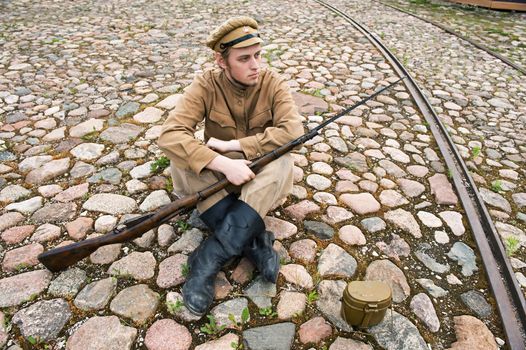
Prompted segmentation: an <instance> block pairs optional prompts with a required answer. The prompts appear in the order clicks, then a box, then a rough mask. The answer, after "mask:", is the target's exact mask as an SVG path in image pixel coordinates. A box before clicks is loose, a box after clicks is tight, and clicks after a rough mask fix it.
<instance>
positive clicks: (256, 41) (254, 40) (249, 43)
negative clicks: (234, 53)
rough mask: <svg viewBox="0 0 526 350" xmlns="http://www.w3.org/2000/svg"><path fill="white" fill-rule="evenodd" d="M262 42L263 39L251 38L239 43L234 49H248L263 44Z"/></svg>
mask: <svg viewBox="0 0 526 350" xmlns="http://www.w3.org/2000/svg"><path fill="white" fill-rule="evenodd" d="M262 42H263V39H261V38H258V37H255V38H250V39H247V40H245V41H242V42H240V43H237V44H235V45H234V46H232V48H234V49H239V48H241V47H247V46H252V45H256V44H261V43H262Z"/></svg>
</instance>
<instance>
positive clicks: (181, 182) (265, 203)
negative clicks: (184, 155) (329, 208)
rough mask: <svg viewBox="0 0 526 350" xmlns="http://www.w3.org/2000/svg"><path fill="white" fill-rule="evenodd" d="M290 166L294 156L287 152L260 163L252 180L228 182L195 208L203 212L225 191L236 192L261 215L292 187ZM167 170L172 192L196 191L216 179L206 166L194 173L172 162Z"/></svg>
mask: <svg viewBox="0 0 526 350" xmlns="http://www.w3.org/2000/svg"><path fill="white" fill-rule="evenodd" d="M225 155H226V156H230V155H227V154H225ZM230 157H231V158H239V157H236V156H230ZM293 166H294V160H293V159H292V156H291V155H290V154H288V153H287V154H285V155H283V156H281V157H280V158H278V159H276V160H274V161H272V162H270V163H269V164H267V165H266V166H265V167H263V169H261V171H260V172H259V173H257V174H256V177H255V178H254V179H253V180H252V181H249V182H247V183H245V184H243V185H241V186H231V187H230V188H228V191H227V190H221V191H219V192H217V193H215V194H214V195H212V196H210V197H208V198H207V199H205V200H203V201H200V202H198V203H197V210H199V212H200V213H204V212H205V211H206V210H207V209H208V208H210V207H211V206H213V205H214V204H215V203H217V202H218V201H219V200H221V199H223V198H224V197H226V196H227V195H228V193H229V192H236V193H239V194H240V195H239V199H241V200H242V201H244V202H245V203H247V204H248V205H250V206H251V207H252V208H254V210H256V211H257V212H258V214H259V215H260V216H261V217H262V218H264V217H265V216H266V215H267V213H268V212H269V211H270V210H271V209H272V208H274V207H275V206H277V205H278V204H279V201H281V200H283V199H284V198H285V197H286V196H287V195H288V194H289V193H290V192H291V191H292V181H293ZM171 172H172V180H173V187H174V192H175V194H176V195H177V196H179V197H184V196H186V195H190V194H193V193H196V192H197V191H200V190H202V189H204V188H206V187H208V186H210V185H212V184H214V183H216V182H217V181H218V180H219V178H218V176H217V175H216V174H215V173H214V172H212V171H210V170H206V169H205V170H203V171H202V172H201V174H200V175H199V176H197V175H196V174H195V173H194V172H192V171H191V170H184V169H179V168H176V167H175V166H173V163H172V165H171Z"/></svg>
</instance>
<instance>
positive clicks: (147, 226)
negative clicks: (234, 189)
mask: <svg viewBox="0 0 526 350" xmlns="http://www.w3.org/2000/svg"><path fill="white" fill-rule="evenodd" d="M402 79H404V78H400V79H398V80H397V81H395V82H394V83H391V84H389V85H387V86H385V87H383V88H382V89H380V90H378V91H377V92H375V93H373V94H372V95H370V96H368V97H366V98H365V99H363V100H361V101H360V102H358V103H356V104H354V105H353V106H351V107H349V108H347V109H345V110H343V111H342V112H340V113H338V114H337V115H335V116H333V117H331V118H330V119H328V120H326V121H324V122H323V123H321V124H320V125H318V126H317V127H315V128H313V129H312V130H310V131H309V132H307V133H305V134H304V135H302V136H300V137H298V138H297V139H295V140H292V141H290V142H289V143H287V144H285V145H283V146H280V147H278V148H276V149H275V150H273V151H271V152H269V153H267V154H265V155H263V156H262V157H260V158H258V159H256V160H255V161H253V162H252V163H251V164H250V165H249V167H250V169H251V170H252V171H253V172H254V173H257V172H258V171H259V170H261V168H263V167H264V166H265V165H267V164H268V163H270V162H272V161H273V160H275V159H277V158H279V157H281V156H282V155H284V154H286V153H287V152H289V151H291V150H292V149H294V148H296V147H297V146H299V145H302V144H303V143H305V142H306V141H308V140H310V139H312V138H313V137H314V136H316V135H318V133H319V131H320V130H321V129H322V128H324V127H325V126H326V125H327V124H330V123H332V122H333V121H335V120H336V119H338V118H340V117H342V116H344V115H345V114H347V113H349V112H350V111H352V110H353V109H355V108H357V107H359V106H361V105H363V104H364V103H366V102H367V101H369V100H371V99H372V98H374V97H376V96H377V95H379V94H381V93H382V92H384V91H386V90H387V89H390V88H391V87H392V86H394V85H396V84H397V83H398V82H399V81H401V80H402ZM229 184H230V182H229V181H228V180H227V179H226V178H223V179H221V180H219V181H218V182H216V183H215V184H213V185H210V186H208V187H207V188H205V189H203V190H201V191H199V192H197V193H194V194H192V195H189V196H186V197H183V198H181V199H178V200H176V201H173V202H172V203H170V204H167V205H164V206H162V207H160V208H159V209H157V211H155V212H153V213H148V214H145V215H141V216H139V217H136V218H132V219H130V220H127V221H125V222H124V223H123V224H122V225H119V226H118V227H117V228H115V229H114V230H112V231H111V232H108V233H107V234H105V235H104V236H100V237H97V238H90V239H86V240H84V241H81V242H76V243H72V244H70V245H67V246H63V247H59V248H53V249H51V250H48V251H46V252H44V253H42V254H40V255H38V260H39V261H40V262H41V263H42V264H44V266H45V267H47V268H48V269H49V270H50V271H53V272H57V271H61V270H63V269H65V268H66V267H68V266H70V265H73V264H75V263H76V262H78V261H80V260H82V259H83V258H85V257H87V256H88V255H90V254H91V253H93V252H94V251H95V250H97V249H98V248H100V247H102V246H105V245H108V244H115V243H122V242H127V241H131V240H133V239H135V238H137V237H140V236H141V235H142V234H143V233H144V232H147V231H149V230H151V229H153V228H155V227H157V226H159V225H161V224H163V223H165V222H167V221H169V220H170V219H172V218H174V217H176V216H179V215H183V214H185V213H188V212H189V211H191V210H192V209H193V208H194V207H195V205H196V204H197V202H198V201H200V200H203V199H206V198H208V197H210V196H211V195H213V194H214V193H216V192H218V191H220V190H222V189H224V188H225V187H227V186H228V185H229Z"/></svg>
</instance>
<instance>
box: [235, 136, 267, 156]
mask: <svg viewBox="0 0 526 350" xmlns="http://www.w3.org/2000/svg"><path fill="white" fill-rule="evenodd" d="M239 144H240V145H241V150H242V151H243V153H244V154H245V158H246V159H248V160H252V159H255V158H259V157H261V156H262V155H263V150H262V149H261V145H260V143H259V140H258V139H257V136H247V137H243V138H242V139H239Z"/></svg>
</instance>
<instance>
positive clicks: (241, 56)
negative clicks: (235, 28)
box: [218, 44, 261, 86]
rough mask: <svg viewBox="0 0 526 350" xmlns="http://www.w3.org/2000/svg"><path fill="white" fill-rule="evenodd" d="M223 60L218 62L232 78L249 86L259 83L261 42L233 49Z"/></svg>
mask: <svg viewBox="0 0 526 350" xmlns="http://www.w3.org/2000/svg"><path fill="white" fill-rule="evenodd" d="M221 60H222V62H221ZM221 60H220V61H218V63H219V65H220V66H221V67H223V68H224V69H225V72H226V74H227V76H228V77H229V78H230V79H231V80H233V81H235V82H237V83H241V84H243V85H247V86H252V85H256V84H257V83H258V80H259V71H260V68H261V45H260V44H256V45H252V46H248V47H242V48H239V49H232V50H231V51H230V55H229V56H228V58H227V60H226V61H225V60H223V59H222V58H221Z"/></svg>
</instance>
